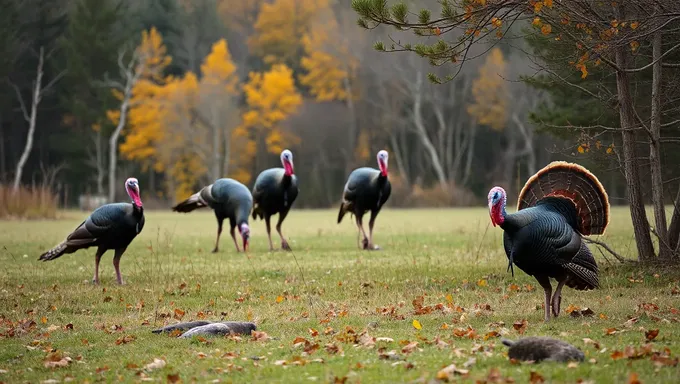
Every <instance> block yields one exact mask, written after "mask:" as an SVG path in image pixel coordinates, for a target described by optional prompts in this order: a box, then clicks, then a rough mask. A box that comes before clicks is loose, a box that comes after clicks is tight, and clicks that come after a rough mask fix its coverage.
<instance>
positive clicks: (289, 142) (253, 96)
mask: <svg viewBox="0 0 680 384" xmlns="http://www.w3.org/2000/svg"><path fill="white" fill-rule="evenodd" d="M243 91H244V92H245V98H246V111H245V112H244V113H243V123H242V125H241V127H239V129H238V131H237V132H236V134H237V136H240V137H248V138H251V139H252V140H255V144H256V148H257V154H259V155H260V156H258V159H261V158H262V157H261V156H262V155H263V154H264V153H263V152H264V151H267V152H269V153H273V154H278V153H280V152H281V151H282V150H283V149H284V148H286V147H291V146H294V145H296V144H297V143H298V142H299V138H298V137H296V136H294V135H292V134H291V133H290V132H289V131H287V130H284V129H283V126H282V125H281V123H282V122H283V121H284V120H285V119H286V118H287V117H288V116H290V115H291V114H293V113H294V112H295V111H296V110H297V108H298V107H299V106H300V104H302V96H301V95H300V93H299V92H298V91H297V89H296V87H295V79H294V78H293V71H292V70H291V69H290V68H288V67H287V66H286V65H285V64H275V65H274V66H272V68H271V70H269V71H267V72H264V73H256V72H251V73H250V76H249V79H248V83H247V84H245V85H244V86H243ZM255 154H256V153H253V154H252V155H255ZM256 164H258V165H261V164H260V162H259V161H256ZM245 181H248V180H245Z"/></svg>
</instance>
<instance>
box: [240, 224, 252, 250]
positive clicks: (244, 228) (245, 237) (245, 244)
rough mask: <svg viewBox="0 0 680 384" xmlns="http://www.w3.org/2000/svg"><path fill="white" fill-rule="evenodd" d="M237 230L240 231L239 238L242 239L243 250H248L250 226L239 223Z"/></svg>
mask: <svg viewBox="0 0 680 384" xmlns="http://www.w3.org/2000/svg"><path fill="white" fill-rule="evenodd" d="M238 229H239V232H241V238H242V239H243V252H245V251H247V250H248V240H249V239H250V227H248V224H246V223H241V225H240V226H239V228H238Z"/></svg>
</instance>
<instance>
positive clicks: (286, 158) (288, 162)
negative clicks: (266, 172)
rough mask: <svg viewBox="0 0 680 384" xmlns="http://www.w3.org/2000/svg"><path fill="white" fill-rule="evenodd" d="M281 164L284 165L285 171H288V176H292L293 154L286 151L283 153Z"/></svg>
mask: <svg viewBox="0 0 680 384" xmlns="http://www.w3.org/2000/svg"><path fill="white" fill-rule="evenodd" d="M281 164H282V165H283V169H285V171H286V176H292V175H293V152H291V151H289V150H287V149H284V150H283V152H281Z"/></svg>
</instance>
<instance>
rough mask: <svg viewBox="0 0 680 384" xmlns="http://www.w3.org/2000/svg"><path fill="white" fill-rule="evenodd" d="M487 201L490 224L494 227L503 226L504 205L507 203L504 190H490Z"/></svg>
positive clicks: (495, 188) (498, 188)
mask: <svg viewBox="0 0 680 384" xmlns="http://www.w3.org/2000/svg"><path fill="white" fill-rule="evenodd" d="M487 199H488V201H489V215H490V216H491V224H493V226H494V227H495V226H496V225H501V224H503V222H504V221H505V204H506V203H507V196H506V194H505V189H503V188H501V187H493V188H491V190H490V191H489V196H488V197H487Z"/></svg>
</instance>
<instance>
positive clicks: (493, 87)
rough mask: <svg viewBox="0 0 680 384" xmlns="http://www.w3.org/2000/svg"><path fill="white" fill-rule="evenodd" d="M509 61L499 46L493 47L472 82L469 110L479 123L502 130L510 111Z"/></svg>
mask: <svg viewBox="0 0 680 384" xmlns="http://www.w3.org/2000/svg"><path fill="white" fill-rule="evenodd" d="M506 70H507V63H506V62H505V58H504V57H503V53H502V52H501V50H500V49H499V48H493V49H492V50H491V51H490V52H489V54H488V56H487V57H486V61H485V62H484V65H482V67H481V68H480V69H479V77H478V78H477V79H475V81H474V82H473V84H472V97H473V103H472V104H470V105H468V107H467V111H468V113H469V114H470V116H472V117H473V118H474V119H475V120H476V121H477V123H479V124H482V125H486V126H489V127H491V128H492V129H494V130H497V131H500V130H502V129H503V128H504V127H505V122H506V121H507V113H508V97H509V95H508V85H507V82H506V81H505V73H506Z"/></svg>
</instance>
